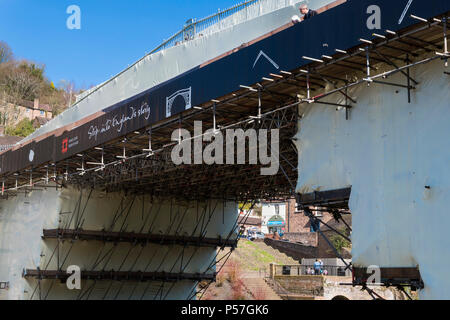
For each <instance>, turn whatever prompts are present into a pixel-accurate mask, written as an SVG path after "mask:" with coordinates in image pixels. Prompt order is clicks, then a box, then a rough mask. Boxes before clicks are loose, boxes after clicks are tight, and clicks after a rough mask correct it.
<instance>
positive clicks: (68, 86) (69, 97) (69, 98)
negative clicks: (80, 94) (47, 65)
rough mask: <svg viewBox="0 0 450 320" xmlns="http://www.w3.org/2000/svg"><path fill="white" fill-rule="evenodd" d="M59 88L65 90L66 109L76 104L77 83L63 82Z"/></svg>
mask: <svg viewBox="0 0 450 320" xmlns="http://www.w3.org/2000/svg"><path fill="white" fill-rule="evenodd" d="M59 87H60V88H61V89H62V90H63V96H64V100H65V101H64V102H65V108H70V107H71V106H72V104H73V103H74V102H75V95H76V93H77V92H76V89H75V83H74V82H73V81H67V80H61V81H60V82H59Z"/></svg>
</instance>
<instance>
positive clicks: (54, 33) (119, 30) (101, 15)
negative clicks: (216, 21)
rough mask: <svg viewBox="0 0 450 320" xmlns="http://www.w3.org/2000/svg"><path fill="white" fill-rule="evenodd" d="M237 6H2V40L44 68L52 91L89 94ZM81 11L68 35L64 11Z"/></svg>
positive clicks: (179, 1)
mask: <svg viewBox="0 0 450 320" xmlns="http://www.w3.org/2000/svg"><path fill="white" fill-rule="evenodd" d="M236 2H237V0H214V1H210V0H169V1H163V0H130V1H124V0H122V1H118V0H70V1H66V0H0V40H2V41H6V42H7V43H8V44H9V45H10V47H11V48H12V49H13V51H14V54H15V56H16V58H19V59H28V60H32V61H35V62H38V63H41V64H44V65H45V66H46V75H47V76H48V77H49V78H50V80H52V81H53V82H54V83H55V84H56V85H57V84H58V82H59V81H60V80H63V79H64V80H69V81H74V82H75V84H76V85H77V87H79V88H88V87H90V86H91V85H95V84H98V83H100V82H102V81H104V80H106V79H108V78H110V77H111V76H112V75H114V74H116V73H118V72H120V71H121V70H123V69H124V68H126V67H127V65H128V64H131V63H133V62H135V61H136V60H138V59H139V58H141V57H142V56H143V55H144V54H145V52H149V51H150V50H152V49H153V48H155V47H156V46H157V45H159V44H160V43H161V42H162V40H163V39H167V38H169V37H170V36H171V35H172V34H174V33H175V32H177V31H179V30H180V29H181V27H182V26H183V24H184V22H185V21H186V20H188V19H189V18H202V17H204V16H208V15H210V14H212V13H215V12H217V10H218V9H219V8H220V9H225V8H228V7H230V6H232V5H234V4H235V3H236ZM70 5H77V6H79V7H80V9H81V30H69V29H67V27H66V21H67V19H68V18H69V14H67V13H66V10H67V7H68V6H70Z"/></svg>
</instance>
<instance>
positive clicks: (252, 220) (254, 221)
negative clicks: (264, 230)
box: [239, 215, 262, 226]
mask: <svg viewBox="0 0 450 320" xmlns="http://www.w3.org/2000/svg"><path fill="white" fill-rule="evenodd" d="M261 221H262V220H261V217H248V218H247V220H245V215H240V216H239V224H244V222H245V224H246V225H250V226H260V225H261Z"/></svg>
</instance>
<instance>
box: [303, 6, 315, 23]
mask: <svg viewBox="0 0 450 320" xmlns="http://www.w3.org/2000/svg"><path fill="white" fill-rule="evenodd" d="M300 13H301V14H303V21H305V20H307V19H310V18H312V17H314V16H316V15H317V11H314V10H310V9H309V8H308V6H307V5H306V4H303V5H301V6H300Z"/></svg>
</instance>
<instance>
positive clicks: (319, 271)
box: [306, 259, 328, 276]
mask: <svg viewBox="0 0 450 320" xmlns="http://www.w3.org/2000/svg"><path fill="white" fill-rule="evenodd" d="M306 273H307V274H308V275H316V276H321V275H323V276H327V275H328V271H327V270H325V269H324V267H323V261H322V260H320V259H316V262H314V267H313V268H312V269H311V268H308V270H307V271H306Z"/></svg>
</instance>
